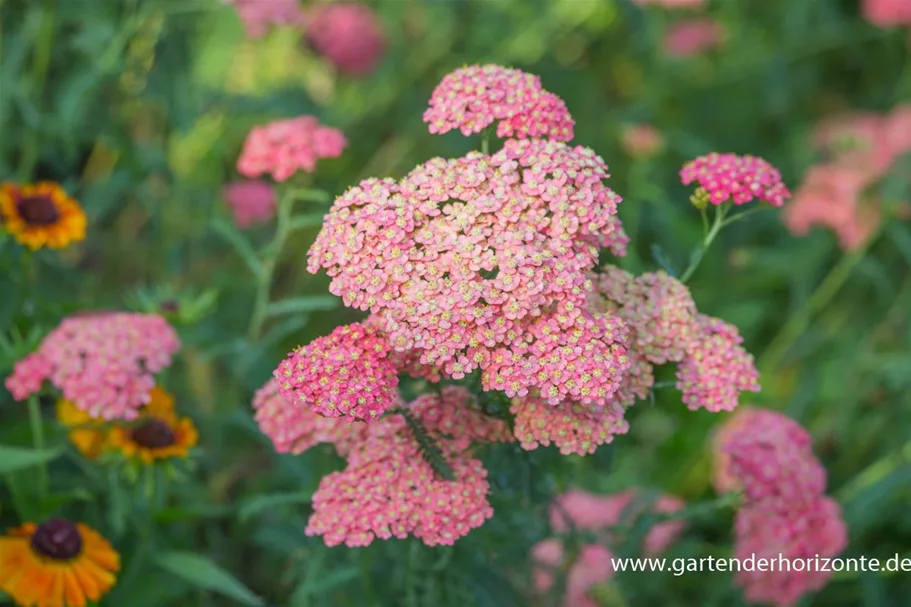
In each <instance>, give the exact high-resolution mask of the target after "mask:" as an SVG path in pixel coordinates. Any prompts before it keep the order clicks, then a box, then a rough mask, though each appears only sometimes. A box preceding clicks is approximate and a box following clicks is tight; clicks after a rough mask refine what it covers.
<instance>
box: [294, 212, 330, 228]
mask: <svg viewBox="0 0 911 607" xmlns="http://www.w3.org/2000/svg"><path fill="white" fill-rule="evenodd" d="M325 218H326V215H325V213H308V214H306V215H298V216H297V217H292V218H291V221H290V222H289V224H288V229H289V230H290V231H292V232H293V231H294V230H300V229H302V228H312V227H313V226H318V225H322V224H323V219H325Z"/></svg>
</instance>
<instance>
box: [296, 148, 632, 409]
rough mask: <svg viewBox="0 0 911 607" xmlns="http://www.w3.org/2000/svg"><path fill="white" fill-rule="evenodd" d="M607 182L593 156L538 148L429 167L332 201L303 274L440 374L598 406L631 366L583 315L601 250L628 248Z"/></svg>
mask: <svg viewBox="0 0 911 607" xmlns="http://www.w3.org/2000/svg"><path fill="white" fill-rule="evenodd" d="M607 176H608V173H607V166H606V165H605V164H604V161H603V160H602V159H601V158H599V157H598V156H597V155H595V154H594V153H593V152H591V150H588V149H586V148H582V147H570V146H567V145H566V144H563V143H555V142H547V141H543V140H531V139H530V140H521V141H519V140H509V141H507V142H506V145H505V146H504V148H503V149H502V150H500V151H499V152H498V153H497V154H494V155H493V156H487V155H484V154H479V153H476V152H473V153H470V154H468V155H467V156H465V157H462V158H458V159H452V160H444V159H442V158H436V159H433V160H430V161H428V162H426V163H424V164H423V165H420V166H418V167H417V168H416V169H415V170H414V171H412V172H411V173H410V174H409V175H408V176H406V177H405V178H404V179H403V180H401V181H400V182H398V183H397V182H395V181H392V180H388V179H387V180H377V179H369V180H366V181H364V182H362V183H361V184H360V185H359V186H357V187H355V188H352V189H350V190H349V191H348V192H346V193H345V194H344V195H342V196H341V197H339V198H338V199H337V200H336V201H335V204H334V206H333V208H332V210H331V211H330V213H329V215H328V216H327V218H326V220H325V222H324V224H323V229H322V231H321V232H320V234H319V236H318V237H317V239H316V241H315V242H314V244H313V246H312V247H311V249H310V257H309V260H308V269H309V270H310V271H311V272H316V271H318V270H319V268H321V267H322V268H326V270H327V271H328V273H329V276H330V277H331V278H332V282H331V284H330V291H331V292H332V293H334V294H336V295H339V296H340V297H342V299H343V301H344V302H345V305H347V306H351V307H354V308H358V309H361V310H370V311H371V312H372V313H373V316H374V319H375V320H374V322H376V323H378V324H379V325H380V327H381V328H382V330H383V331H384V332H385V334H386V336H387V338H388V340H389V342H390V344H391V345H392V347H393V348H394V349H395V350H397V351H399V352H407V351H415V352H420V355H421V357H420V362H421V363H422V364H424V365H431V366H434V367H436V368H438V369H440V371H441V372H442V373H443V374H444V375H446V376H449V377H452V378H455V379H459V378H461V377H464V376H466V375H467V374H469V373H471V372H472V371H474V370H475V369H481V371H482V372H483V374H482V380H483V381H484V386H485V389H488V390H489V389H497V390H503V391H505V392H507V394H509V395H510V396H512V395H523V394H526V393H528V391H529V390H530V389H532V388H540V389H541V390H542V391H543V392H545V395H546V397H547V399H548V400H550V401H551V402H554V403H557V402H560V401H562V400H564V399H565V398H569V397H572V398H573V399H574V400H577V401H579V402H581V403H583V404H586V403H601V404H604V403H606V402H607V401H608V400H609V398H610V396H611V395H612V393H613V392H615V391H616V390H617V389H618V386H619V383H620V381H621V379H622V378H621V377H620V375H621V374H622V373H623V371H624V369H625V367H626V366H627V364H628V362H627V361H626V358H625V349H624V340H625V329H624V327H623V325H622V323H621V322H619V321H618V320H617V319H614V318H611V317H610V316H609V315H604V316H602V317H599V318H592V317H591V316H590V315H588V314H587V313H586V312H585V310H586V309H587V305H588V304H587V293H588V291H589V290H590V289H591V282H590V280H589V278H588V275H587V274H588V272H589V271H590V270H591V269H592V268H593V267H594V265H595V263H597V256H598V249H599V248H603V247H609V248H611V249H612V250H613V251H614V252H615V253H622V252H623V251H624V250H625V244H626V240H627V239H626V235H625V234H623V231H622V226H621V225H620V223H619V220H618V219H617V217H616V213H617V205H618V203H619V202H620V198H619V196H617V195H616V194H615V193H614V192H612V191H611V190H610V189H609V188H607V186H606V185H604V183H603V179H605V178H607ZM589 367H591V368H589Z"/></svg>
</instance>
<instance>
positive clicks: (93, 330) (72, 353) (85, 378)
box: [6, 312, 180, 420]
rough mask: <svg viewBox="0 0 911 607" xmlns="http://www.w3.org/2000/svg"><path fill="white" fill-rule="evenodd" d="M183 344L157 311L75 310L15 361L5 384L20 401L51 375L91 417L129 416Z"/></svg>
mask: <svg viewBox="0 0 911 607" xmlns="http://www.w3.org/2000/svg"><path fill="white" fill-rule="evenodd" d="M179 348H180V340H179V339H178V337H177V333H176V332H175V331H174V329H173V328H172V327H171V326H170V325H169V324H168V323H167V321H166V320H165V319H164V318H162V317H161V316H158V315H157V314H132V313H126V312H96V313H82V314H76V315H73V316H70V317H68V318H65V319H64V320H63V322H61V323H60V325H58V327H57V328H56V329H54V330H53V331H51V332H50V333H49V334H48V335H47V336H46V337H45V338H44V341H42V343H41V345H40V346H39V347H38V349H37V350H36V351H35V352H33V353H32V354H29V355H28V356H27V357H25V358H24V359H22V360H20V361H19V362H18V363H16V366H15V369H14V370H13V373H12V375H10V376H9V377H8V378H7V379H6V387H7V388H8V389H9V390H10V392H12V393H13V396H14V397H15V398H16V399H18V400H22V399H24V398H27V397H28V396H30V395H31V394H34V393H35V392H37V391H38V390H39V389H40V388H41V384H42V383H43V382H44V381H45V380H49V381H50V382H51V384H53V385H54V386H55V387H56V388H57V389H59V390H60V391H61V392H62V393H63V397H64V398H65V399H66V400H68V401H70V402H72V403H73V404H74V405H76V407H77V408H79V409H81V410H82V411H85V412H86V413H89V414H90V415H91V416H92V417H95V418H101V419H106V420H112V419H125V420H131V419H134V418H135V417H136V415H137V410H138V409H139V408H140V407H142V405H144V404H146V403H147V402H148V401H149V398H150V394H151V391H152V388H153V387H154V386H155V378H154V374H155V373H157V372H159V371H161V370H162V369H164V368H165V367H166V366H168V365H169V364H171V357H172V356H173V355H174V353H176V352H177V350H178V349H179Z"/></svg>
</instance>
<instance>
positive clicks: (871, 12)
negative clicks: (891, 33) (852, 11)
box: [861, 0, 911, 27]
mask: <svg viewBox="0 0 911 607" xmlns="http://www.w3.org/2000/svg"><path fill="white" fill-rule="evenodd" d="M861 9H862V12H863V16H864V18H865V19H866V20H867V21H869V22H870V23H872V24H874V25H878V26H879V27H892V26H895V25H911V2H908V0H863V2H862V4H861Z"/></svg>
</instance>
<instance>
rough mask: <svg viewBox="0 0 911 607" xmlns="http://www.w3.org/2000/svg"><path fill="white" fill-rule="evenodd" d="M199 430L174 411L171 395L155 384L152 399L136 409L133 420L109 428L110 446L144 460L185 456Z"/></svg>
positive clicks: (131, 456)
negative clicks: (129, 423) (135, 418)
mask: <svg viewBox="0 0 911 607" xmlns="http://www.w3.org/2000/svg"><path fill="white" fill-rule="evenodd" d="M198 440H199V433H198V432H197V431H196V425H195V424H194V423H193V420H191V419H190V418H188V417H178V416H177V414H176V413H175V412H174V399H173V397H171V395H170V394H168V393H167V392H165V391H164V390H161V389H160V388H156V389H155V390H153V392H152V400H151V401H149V404H147V405H146V406H145V407H143V408H142V409H141V410H140V411H139V418H138V419H137V420H136V423H135V424H131V425H129V426H121V425H117V426H114V427H113V428H112V429H111V436H110V444H111V447H113V448H114V449H116V450H118V451H120V452H121V453H123V454H124V455H125V456H126V457H129V458H138V459H139V460H141V461H142V463H144V464H151V463H153V462H154V461H155V460H159V459H170V458H173V457H187V456H188V455H189V454H190V449H191V448H192V447H194V446H196V443H197V441H198Z"/></svg>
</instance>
